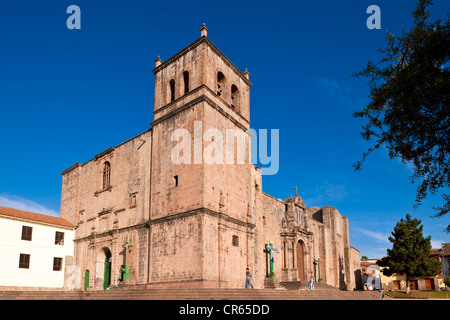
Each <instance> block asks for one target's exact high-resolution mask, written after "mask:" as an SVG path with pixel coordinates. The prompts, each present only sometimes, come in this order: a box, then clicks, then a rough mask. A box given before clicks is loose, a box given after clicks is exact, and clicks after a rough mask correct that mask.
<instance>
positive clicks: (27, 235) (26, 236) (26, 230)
mask: <svg viewBox="0 0 450 320" xmlns="http://www.w3.org/2000/svg"><path fill="white" fill-rule="evenodd" d="M32 233H33V227H27V226H22V240H27V241H31V235H32Z"/></svg>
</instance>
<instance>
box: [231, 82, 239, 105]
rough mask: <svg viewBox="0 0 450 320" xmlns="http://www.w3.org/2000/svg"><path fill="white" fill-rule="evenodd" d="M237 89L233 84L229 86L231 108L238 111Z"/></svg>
mask: <svg viewBox="0 0 450 320" xmlns="http://www.w3.org/2000/svg"><path fill="white" fill-rule="evenodd" d="M239 98H240V97H239V89H238V87H236V86H235V85H234V84H233V85H232V86H231V107H232V108H233V109H235V110H237V111H239V103H240V101H239V100H240V99H239Z"/></svg>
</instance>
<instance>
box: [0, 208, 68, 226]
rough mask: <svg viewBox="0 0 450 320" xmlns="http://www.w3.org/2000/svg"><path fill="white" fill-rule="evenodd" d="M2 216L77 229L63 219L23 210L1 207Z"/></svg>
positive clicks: (0, 213)
mask: <svg viewBox="0 0 450 320" xmlns="http://www.w3.org/2000/svg"><path fill="white" fill-rule="evenodd" d="M1 215H3V216H8V217H15V218H20V219H27V220H32V221H37V222H42V223H47V224H53V225H57V226H63V227H69V228H74V227H75V226H74V225H73V224H71V223H70V222H69V221H67V220H65V219H62V218H58V217H53V216H47V215H45V214H39V213H34V212H29V211H23V210H18V209H14V208H8V207H2V206H0V216H1Z"/></svg>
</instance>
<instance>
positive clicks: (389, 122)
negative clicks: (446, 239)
mask: <svg viewBox="0 0 450 320" xmlns="http://www.w3.org/2000/svg"><path fill="white" fill-rule="evenodd" d="M432 4H433V3H432V0H419V2H418V3H417V4H416V7H417V8H416V11H415V12H413V17H414V23H413V26H412V28H411V30H410V31H409V32H406V31H405V29H403V31H402V34H401V36H395V35H394V34H392V33H391V32H389V31H388V33H387V38H386V42H387V47H386V48H384V49H379V50H378V52H379V53H380V55H381V56H382V58H381V61H380V62H378V63H376V64H374V63H373V62H372V61H369V62H368V63H367V66H366V68H365V69H363V70H362V71H359V72H357V73H355V74H353V75H352V76H354V77H365V78H367V79H368V85H369V87H370V98H371V101H370V102H369V104H368V105H367V106H366V107H365V108H363V109H361V110H360V111H358V112H355V113H354V114H353V116H354V117H355V118H363V119H366V120H368V123H367V124H366V125H365V126H363V131H362V132H361V136H362V137H363V139H364V140H366V141H370V140H373V141H374V144H373V145H372V146H371V147H369V148H368V150H367V151H366V152H364V153H363V155H362V160H361V161H358V162H357V163H355V164H354V165H353V166H354V168H355V169H356V170H360V169H361V167H362V163H363V162H364V161H365V160H366V157H367V156H368V155H369V154H370V153H372V152H373V151H374V150H376V149H378V148H380V147H381V146H384V147H386V148H387V150H388V151H389V157H390V158H391V159H393V158H397V157H398V158H400V159H401V160H402V162H403V163H410V164H411V165H412V166H413V170H414V172H413V175H412V176H411V177H410V178H411V182H412V183H414V182H416V181H417V180H419V181H420V183H419V185H418V187H417V192H416V200H415V204H414V206H415V207H416V208H417V207H418V206H420V204H421V202H422V200H424V199H425V198H426V197H427V195H428V194H436V193H438V192H441V191H442V192H443V193H444V192H445V188H448V187H449V186H450V99H449V95H450V63H449V57H450V17H449V16H448V14H447V20H446V21H445V22H444V23H441V20H436V21H435V22H430V21H429V17H430V13H429V11H428V10H427V9H428V8H427V7H428V6H430V5H432ZM433 209H434V210H435V217H440V216H443V215H445V214H447V213H448V212H449V211H450V195H447V194H443V205H442V206H441V207H435V208H433ZM446 231H447V232H450V225H449V226H448V227H447V229H446Z"/></svg>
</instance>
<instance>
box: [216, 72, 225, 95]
mask: <svg viewBox="0 0 450 320" xmlns="http://www.w3.org/2000/svg"><path fill="white" fill-rule="evenodd" d="M224 87H225V76H224V75H223V73H222V72H220V71H219V72H218V73H217V91H216V93H217V95H218V96H219V97H222V98H224V95H223V93H224V91H223V88H224Z"/></svg>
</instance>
